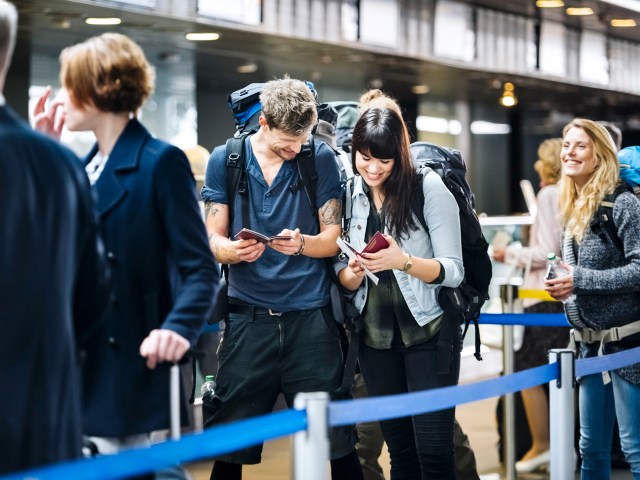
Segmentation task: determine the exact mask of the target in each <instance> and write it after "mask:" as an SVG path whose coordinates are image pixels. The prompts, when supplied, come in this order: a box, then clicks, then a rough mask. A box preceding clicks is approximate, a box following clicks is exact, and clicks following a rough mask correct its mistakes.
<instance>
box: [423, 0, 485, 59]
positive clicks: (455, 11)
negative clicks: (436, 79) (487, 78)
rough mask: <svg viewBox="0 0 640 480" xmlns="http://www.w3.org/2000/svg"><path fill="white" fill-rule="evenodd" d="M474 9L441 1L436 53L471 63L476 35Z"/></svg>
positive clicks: (438, 10) (438, 9)
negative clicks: (473, 26) (473, 24)
mask: <svg viewBox="0 0 640 480" xmlns="http://www.w3.org/2000/svg"><path fill="white" fill-rule="evenodd" d="M472 13H473V11H472V8H471V7H469V6H468V5H465V4H462V3H458V2H450V1H448V0H441V1H439V2H438V3H437V4H436V17H435V30H434V37H435V42H434V47H433V49H434V53H435V54H436V55H438V56H440V57H446V58H453V59H456V60H464V61H466V62H471V61H473V59H474V56H475V55H474V44H475V35H474V33H473V29H472V22H471V18H472Z"/></svg>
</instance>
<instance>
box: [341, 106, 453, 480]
mask: <svg viewBox="0 0 640 480" xmlns="http://www.w3.org/2000/svg"><path fill="white" fill-rule="evenodd" d="M352 148H353V150H352V155H353V159H354V166H355V170H356V171H357V172H358V175H357V176H356V177H355V182H354V188H353V201H352V205H353V208H352V212H351V214H352V218H351V224H350V226H349V235H350V240H351V242H352V243H353V244H354V246H355V248H357V249H360V250H361V249H362V248H363V247H364V246H365V245H366V243H367V241H368V240H369V239H370V238H371V237H372V236H373V234H374V233H375V232H376V231H383V232H385V238H386V239H387V241H388V242H389V244H390V246H389V247H388V248H386V249H384V250H380V251H379V252H377V253H374V254H365V255H363V256H362V257H359V258H358V259H354V260H352V261H349V263H348V265H346V264H342V268H340V266H337V268H338V269H339V278H340V281H341V283H342V285H343V286H344V287H345V288H347V289H348V290H351V291H357V293H355V295H354V304H355V306H356V307H357V308H358V309H360V311H361V313H362V319H363V323H364V331H363V340H362V344H361V347H360V355H359V361H360V367H361V368H362V373H363V375H364V378H365V383H366V385H367V389H368V391H369V394H370V395H374V396H379V395H391V394H399V393H407V392H415V391H420V390H426V389H430V388H438V387H444V386H451V385H455V384H457V381H458V374H459V369H460V350H461V348H462V340H461V337H460V335H459V336H458V338H457V340H456V341H454V345H453V346H452V358H451V368H450V370H449V373H448V374H438V373H436V346H437V343H438V337H439V331H440V326H441V324H442V322H443V321H446V320H444V315H443V313H444V312H443V310H442V309H441V308H440V306H439V305H438V301H437V294H438V290H439V288H438V287H437V285H441V286H447V287H456V286H458V285H459V284H460V282H461V281H462V277H463V266H462V247H461V240H460V224H459V217H458V207H457V204H456V201H455V199H454V198H453V196H452V195H451V193H450V192H449V191H448V190H447V188H446V187H445V186H444V184H443V183H442V180H441V179H440V177H439V176H438V174H437V173H435V172H429V173H428V174H426V175H425V176H424V178H423V183H422V185H418V182H417V180H418V178H417V175H416V172H415V170H414V167H413V163H412V160H411V153H410V149H409V136H408V133H407V130H406V127H405V125H404V122H403V121H402V118H401V117H400V116H399V115H398V114H397V113H396V112H395V111H394V110H392V109H388V108H371V109H369V110H367V111H366V112H364V114H363V115H362V116H361V117H360V119H359V120H358V123H357V124H356V126H355V128H354V131H353V142H352ZM415 188H423V190H424V196H425V203H424V216H425V219H426V221H427V224H428V225H429V226H430V232H429V234H427V232H425V231H424V230H423V229H422V227H421V226H420V223H419V221H418V220H417V219H416V218H415V217H414V216H413V214H412V209H411V195H407V193H408V192H414V191H415ZM363 267H366V268H368V269H369V270H370V271H371V272H373V273H374V274H376V275H378V276H379V278H380V283H379V284H378V285H377V286H371V285H369V283H368V281H365V280H364V278H365V277H364V268H363ZM434 287H435V288H434ZM458 333H459V334H460V331H459V330H458ZM454 414H455V409H454V408H451V409H447V410H443V411H438V412H432V413H427V414H422V415H416V416H414V417H404V418H398V419H392V420H386V421H382V422H380V424H381V427H382V432H383V434H384V438H385V441H386V442H387V445H388V448H389V454H390V457H391V476H392V478H417V477H420V476H421V477H422V478H438V479H443V480H446V479H455V478H456V471H455V457H454V447H453V421H454Z"/></svg>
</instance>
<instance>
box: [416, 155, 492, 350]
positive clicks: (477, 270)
mask: <svg viewBox="0 0 640 480" xmlns="http://www.w3.org/2000/svg"><path fill="white" fill-rule="evenodd" d="M411 156H412V158H413V162H414V165H415V167H416V171H417V172H418V174H419V175H418V177H419V180H420V181H419V187H418V188H417V189H416V193H417V194H416V195H414V205H413V206H412V209H413V211H414V213H415V214H416V216H417V217H418V220H419V221H420V224H421V225H422V227H423V228H424V229H425V231H426V232H427V233H428V232H429V226H428V225H427V223H426V221H425V219H424V214H423V210H422V208H423V205H424V192H423V190H422V176H423V175H426V174H427V173H428V172H429V171H430V170H433V171H434V172H436V173H437V174H438V175H440V177H441V178H442V181H443V183H444V185H445V186H446V187H447V189H448V190H449V191H450V192H451V194H452V195H453V197H454V198H455V199H456V203H457V204H458V209H459V213H460V230H461V232H460V233H461V235H460V236H461V239H462V262H463V264H464V272H465V273H464V279H463V280H462V283H461V284H460V286H459V287H457V288H442V289H441V292H440V297H439V298H438V300H439V303H440V306H441V308H443V309H445V310H446V309H447V308H449V309H452V310H455V311H457V312H459V314H460V316H461V318H462V321H463V322H464V324H465V330H464V333H465V334H466V332H467V329H468V328H469V324H470V323H472V322H473V324H474V326H475V327H476V338H475V347H476V348H475V354H474V355H475V357H476V358H477V359H478V360H482V356H481V355H480V335H479V329H478V317H479V316H480V309H481V308H482V305H484V303H485V302H486V301H487V300H488V299H489V283H490V282H491V275H492V267H491V258H490V257H489V254H488V253H487V249H488V247H489V244H488V243H487V241H486V239H485V238H484V235H483V233H482V227H481V226H480V221H479V220H478V215H477V214H476V211H475V197H474V195H473V192H472V191H471V187H469V184H468V183H467V179H466V173H467V166H466V163H465V161H464V158H462V154H461V153H460V151H458V150H455V149H451V148H445V147H439V146H437V145H434V144H432V143H427V142H414V143H412V144H411ZM443 334H445V329H443V331H442V332H441V336H442V335H443ZM445 336H446V335H445Z"/></svg>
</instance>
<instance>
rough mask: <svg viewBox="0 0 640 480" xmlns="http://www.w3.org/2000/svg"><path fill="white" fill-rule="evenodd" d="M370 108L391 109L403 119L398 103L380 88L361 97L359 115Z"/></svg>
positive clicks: (373, 89)
mask: <svg viewBox="0 0 640 480" xmlns="http://www.w3.org/2000/svg"><path fill="white" fill-rule="evenodd" d="M370 108H389V109H391V110H393V111H394V112H396V113H397V114H398V115H399V116H400V118H402V110H401V109H400V105H398V102H396V101H395V100H394V99H393V98H391V97H390V96H388V95H386V94H385V93H384V92H383V91H382V90H380V89H379V88H372V89H371V90H368V91H366V92H364V93H363V94H362V95H361V96H360V107H359V108H358V113H359V114H360V115H362V114H363V113H364V112H366V111H367V110H369V109H370Z"/></svg>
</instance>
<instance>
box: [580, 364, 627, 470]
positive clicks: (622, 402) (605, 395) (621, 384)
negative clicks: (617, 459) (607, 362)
mask: <svg viewBox="0 0 640 480" xmlns="http://www.w3.org/2000/svg"><path fill="white" fill-rule="evenodd" d="M614 415H615V416H617V418H618V424H619V426H620V444H621V445H622V451H623V452H624V455H625V458H626V460H627V462H628V463H629V465H630V466H631V472H632V473H633V478H634V480H640V385H634V384H633V383H631V382H628V381H627V380H625V379H623V378H622V377H620V376H619V375H618V374H616V373H615V372H611V383H609V384H607V385H605V384H604V383H603V382H602V375H600V374H595V375H588V376H586V377H582V378H581V379H580V455H581V456H582V470H581V479H582V480H608V479H609V478H610V477H611V438H612V436H613V423H614Z"/></svg>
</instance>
